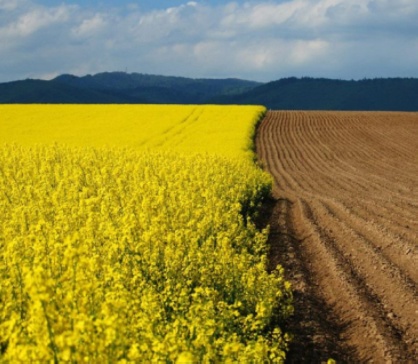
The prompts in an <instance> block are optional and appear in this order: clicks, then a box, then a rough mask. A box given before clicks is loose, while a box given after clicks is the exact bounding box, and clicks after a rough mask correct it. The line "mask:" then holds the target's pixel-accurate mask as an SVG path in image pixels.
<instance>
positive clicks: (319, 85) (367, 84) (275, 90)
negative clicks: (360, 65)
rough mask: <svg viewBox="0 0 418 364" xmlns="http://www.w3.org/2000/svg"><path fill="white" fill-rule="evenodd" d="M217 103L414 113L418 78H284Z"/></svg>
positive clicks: (219, 99)
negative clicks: (351, 79)
mask: <svg viewBox="0 0 418 364" xmlns="http://www.w3.org/2000/svg"><path fill="white" fill-rule="evenodd" d="M213 101H214V102H217V103H225V104H229V103H234V104H235V103H237V104H262V105H265V106H267V107H268V108H270V109H276V110H292V109H294V110H378V111H379V110H380V111H418V79H416V78H379V79H365V80H360V81H343V80H331V79H325V78H308V77H304V78H294V77H292V78H285V79H281V80H278V81H273V82H269V83H266V84H264V85H261V86H259V87H256V88H254V89H252V90H250V91H248V92H244V93H242V94H240V95H234V96H226V97H225V96H222V97H219V98H215V99H214V100H213Z"/></svg>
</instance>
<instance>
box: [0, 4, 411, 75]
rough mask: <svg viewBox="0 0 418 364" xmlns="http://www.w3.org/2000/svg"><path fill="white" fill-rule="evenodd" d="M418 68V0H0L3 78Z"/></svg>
mask: <svg viewBox="0 0 418 364" xmlns="http://www.w3.org/2000/svg"><path fill="white" fill-rule="evenodd" d="M103 71H127V72H139V73H149V74H162V75H176V76H186V77H194V78H203V77H204V78H225V77H238V78H244V79H250V80H257V81H270V80H276V79H279V78H282V77H289V76H298V77H300V76H312V77H329V78H342V79H361V78H365V77H367V78H373V77H418V0H276V1H273V0H265V1H264V0H262V1H228V0H226V1H219V0H217V1H208V0H196V1H187V0H184V1H181V0H171V1H170V0H167V1H164V0H152V1H151V0H147V1H133V0H94V1H81V0H79V1H76V0H72V1H71V0H56V1H53V0H0V82H6V81H11V80H17V79H25V78H42V79H50V78H52V77H54V76H56V75H58V74H62V73H71V74H76V75H85V74H88V73H91V74H94V73H98V72H103Z"/></svg>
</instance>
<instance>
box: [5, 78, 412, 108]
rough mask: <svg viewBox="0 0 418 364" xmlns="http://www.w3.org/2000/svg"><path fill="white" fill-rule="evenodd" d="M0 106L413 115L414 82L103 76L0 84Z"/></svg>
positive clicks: (384, 79)
mask: <svg viewBox="0 0 418 364" xmlns="http://www.w3.org/2000/svg"><path fill="white" fill-rule="evenodd" d="M0 103H64V104H65V103H80V104H95V103H104V104H112V103H113V104H132V103H138V104H210V103H212V104H238V105H240V104H253V105H254V104H256V105H265V106H266V107H268V108H269V109H276V110H380V111H418V79H416V78H378V79H364V80H359V81H354V80H351V81H346V80H333V79H326V78H309V77H303V78H296V77H290V78H283V79H280V80H277V81H272V82H268V83H264V84H263V83H259V82H253V81H247V80H240V79H233V78H228V79H192V78H186V77H174V76H158V75H146V74H140V73H131V74H128V73H124V72H105V73H98V74H96V75H87V76H83V77H78V76H73V75H61V76H58V77H57V78H55V79H53V80H50V81H41V80H23V81H15V82H8V83H2V84H0Z"/></svg>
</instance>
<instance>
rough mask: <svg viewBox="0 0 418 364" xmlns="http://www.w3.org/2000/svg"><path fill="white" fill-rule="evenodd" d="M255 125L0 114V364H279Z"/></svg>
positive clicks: (214, 114)
mask: <svg viewBox="0 0 418 364" xmlns="http://www.w3.org/2000/svg"><path fill="white" fill-rule="evenodd" d="M263 112H264V108H260V107H233V106H228V107H221V106H151V105H136V106H124V105H122V106H115V105H91V106H81V105H71V106H69V105H67V106H64V105H62V106H61V105H58V106H47V105H33V106H24V105H18V106H11V105H3V106H0V216H1V220H0V280H1V285H0V362H4V363H14V362H19V361H21V362H31V361H32V362H51V363H61V362H63V363H66V362H70V363H84V362H85V363H143V362H144V363H148V362H158V363H181V362H183V363H186V362H194V363H200V362H202V363H212V362H225V363H236V362H242V363H244V362H245V363H247V362H263V361H270V362H279V363H280V362H283V361H284V358H285V351H286V349H287V344H288V337H287V334H286V333H284V332H282V331H281V330H280V328H279V327H277V323H279V322H281V320H282V319H284V318H286V317H287V316H288V315H289V314H290V313H291V312H292V305H291V303H292V302H291V292H290V287H289V284H288V283H287V282H286V281H285V280H284V279H283V272H282V270H281V268H280V267H278V268H277V269H276V271H274V272H272V273H271V274H269V273H267V271H266V248H267V247H266V236H267V232H266V231H263V232H260V231H258V230H257V229H256V228H255V225H254V223H253V218H254V213H255V212H256V207H257V206H258V204H259V203H260V201H261V200H262V199H263V198H264V197H265V196H266V195H267V194H268V193H269V191H270V188H271V180H270V177H269V176H267V175H266V174H264V173H263V172H262V171H261V170H259V169H258V168H256V167H255V165H254V164H253V163H252V160H251V158H252V152H251V147H252V136H253V133H254V128H255V124H256V122H257V120H258V119H259V118H260V117H261V115H262V114H263ZM273 323H276V324H273Z"/></svg>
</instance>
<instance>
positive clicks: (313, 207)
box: [256, 111, 418, 363]
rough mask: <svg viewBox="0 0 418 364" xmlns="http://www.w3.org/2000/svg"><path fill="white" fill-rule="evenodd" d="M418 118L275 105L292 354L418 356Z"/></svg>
mask: <svg viewBox="0 0 418 364" xmlns="http://www.w3.org/2000/svg"><path fill="white" fill-rule="evenodd" d="M417 135H418V114H417V113H380V112H319V111H318V112H315V111H312V112H296V111H277V112H269V113H268V114H267V116H266V118H265V119H264V120H263V122H262V123H261V125H260V128H259V130H258V134H257V142H256V146H257V152H258V154H259V158H260V161H262V163H263V164H264V166H265V168H266V169H267V170H268V171H270V172H271V174H272V175H273V177H274V187H273V193H274V197H275V200H274V201H273V203H272V204H271V206H270V211H271V218H270V223H271V234H270V245H271V251H270V260H271V263H270V264H271V265H273V266H274V265H275V264H276V263H281V264H283V266H284V267H285V268H286V271H287V278H288V279H289V280H290V281H291V282H292V284H293V288H294V297H295V312H296V317H295V318H294V322H293V324H291V326H292V330H293V331H294V332H295V341H294V346H293V347H292V348H291V352H290V356H289V358H288V359H289V362H295V363H296V362H301V361H306V362H320V361H321V360H324V359H325V360H326V358H327V357H333V358H336V359H341V360H343V361H346V362H369V361H373V362H376V363H383V362H396V363H406V362H414V361H415V359H416V358H417V357H418V342H417V337H418V295H417V283H418V275H417V273H418V271H417V264H418V245H417V244H418V233H417V232H418V138H417Z"/></svg>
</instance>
